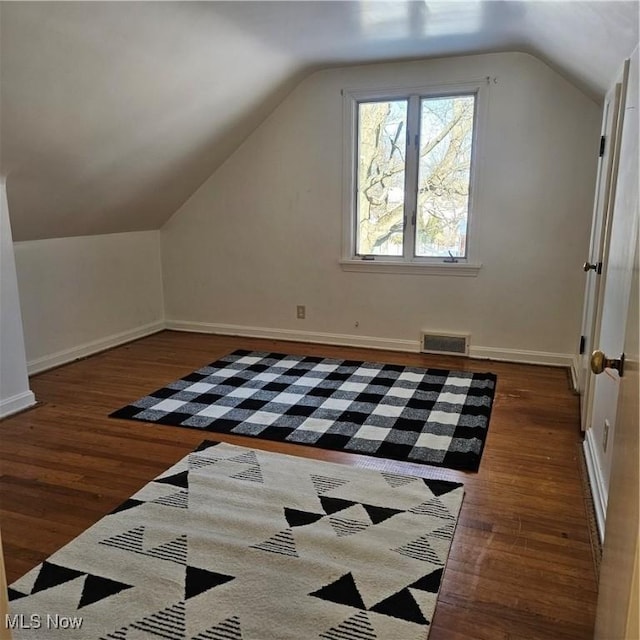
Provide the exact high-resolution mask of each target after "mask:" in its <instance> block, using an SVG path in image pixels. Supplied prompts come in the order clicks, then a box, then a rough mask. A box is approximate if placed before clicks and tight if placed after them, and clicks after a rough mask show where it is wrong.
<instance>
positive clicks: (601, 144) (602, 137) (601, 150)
mask: <svg viewBox="0 0 640 640" xmlns="http://www.w3.org/2000/svg"><path fill="white" fill-rule="evenodd" d="M606 141H607V139H606V137H605V136H600V152H599V154H598V157H600V158H602V156H603V155H604V147H605V144H606Z"/></svg>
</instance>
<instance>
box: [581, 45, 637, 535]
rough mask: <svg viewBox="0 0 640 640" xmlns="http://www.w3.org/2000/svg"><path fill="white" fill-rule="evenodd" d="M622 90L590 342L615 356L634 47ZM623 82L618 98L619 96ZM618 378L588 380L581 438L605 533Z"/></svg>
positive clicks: (625, 274) (630, 193)
mask: <svg viewBox="0 0 640 640" xmlns="http://www.w3.org/2000/svg"><path fill="white" fill-rule="evenodd" d="M627 69H628V70H629V73H628V78H629V81H628V89H627V91H626V99H625V102H624V118H623V124H622V135H621V141H620V153H619V163H618V172H617V179H616V185H615V197H614V200H613V210H612V211H613V213H612V216H611V219H610V224H611V232H610V239H609V250H608V256H607V260H606V262H605V264H604V265H603V279H604V285H603V286H604V290H603V294H602V313H601V318H600V323H599V324H600V330H599V332H598V334H597V338H596V340H595V341H594V347H595V348H597V349H600V350H601V351H603V352H604V353H605V354H606V355H607V356H608V357H609V358H620V356H621V354H622V353H623V351H624V339H625V331H626V321H627V312H628V308H629V296H630V291H631V278H632V273H633V261H634V255H635V238H636V237H637V236H636V234H637V227H638V218H639V213H638V170H639V166H638V51H637V49H636V51H635V52H634V57H633V58H632V60H631V68H630V69H629V67H628V66H627ZM624 93H625V91H624V87H623V97H624ZM620 381H621V378H620V376H619V374H618V372H617V371H616V370H614V369H607V370H606V371H605V372H604V373H602V374H601V375H598V376H596V377H595V379H594V380H593V381H592V387H593V405H592V411H591V425H590V429H589V430H588V431H587V434H586V438H585V449H586V452H585V453H586V456H587V461H588V463H590V465H591V468H590V471H591V474H590V476H591V481H592V489H593V492H594V499H595V500H594V502H595V506H596V515H597V519H598V527H599V529H600V534H601V536H603V537H605V539H606V536H605V531H606V530H605V514H606V509H607V501H608V493H609V477H610V474H611V468H612V449H613V447H612V443H613V440H614V439H615V437H616V433H615V431H616V410H617V403H618V391H619V386H620Z"/></svg>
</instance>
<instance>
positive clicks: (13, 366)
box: [0, 178, 35, 418]
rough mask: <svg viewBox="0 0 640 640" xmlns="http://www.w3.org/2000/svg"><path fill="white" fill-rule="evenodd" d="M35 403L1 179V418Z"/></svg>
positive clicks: (4, 189) (9, 226)
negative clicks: (30, 385) (26, 356)
mask: <svg viewBox="0 0 640 640" xmlns="http://www.w3.org/2000/svg"><path fill="white" fill-rule="evenodd" d="M34 403H35V398H34V396H33V393H32V392H31V390H30V389H29V380H28V378H27V362H26V358H25V349H24V336H23V334H22V317H21V314H20V298H19V297H18V283H17V280H16V266H15V262H14V254H13V243H12V239H11V224H10V222H9V206H8V204H7V192H6V187H5V179H4V178H0V418H3V417H4V416H7V415H9V414H11V413H15V412H16V411H20V410H22V409H25V408H27V407H29V406H31V405H32V404H34Z"/></svg>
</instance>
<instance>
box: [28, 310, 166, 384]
mask: <svg viewBox="0 0 640 640" xmlns="http://www.w3.org/2000/svg"><path fill="white" fill-rule="evenodd" d="M163 329H165V323H164V321H160V322H153V323H151V324H145V325H143V326H141V327H136V328H135V329H130V330H129V331H123V332H121V333H114V334H112V335H110V336H106V337H105V338H100V339H99V340H93V341H91V342H85V343H84V344H81V345H78V346H76V347H73V348H71V349H64V350H63V351H57V352H56V353H52V354H50V355H47V356H43V357H41V358H36V359H35V360H30V361H29V362H27V373H28V374H29V375H33V374H35V373H41V372H42V371H46V370H47V369H53V368H54V367H59V366H60V365H62V364H67V363H68V362H73V361H74V360H78V359H79V358H86V357H87V356H90V355H93V354H94V353H98V352H100V351H105V350H106V349H111V348H112V347H117V346H118V345H121V344H124V343H125V342H131V341H132V340H137V339H138V338H144V337H145V336H148V335H151V334H152V333H157V332H158V331H162V330H163Z"/></svg>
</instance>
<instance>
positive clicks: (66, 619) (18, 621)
mask: <svg viewBox="0 0 640 640" xmlns="http://www.w3.org/2000/svg"><path fill="white" fill-rule="evenodd" d="M4 626H5V628H7V629H80V627H82V618H81V617H73V618H72V617H70V616H60V615H58V614H57V613H56V614H54V615H52V614H50V613H48V614H47V615H46V616H41V615H40V614H38V613H32V614H31V615H29V616H27V615H25V614H24V613H20V614H15V615H10V614H8V613H7V614H5V625H4Z"/></svg>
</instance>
